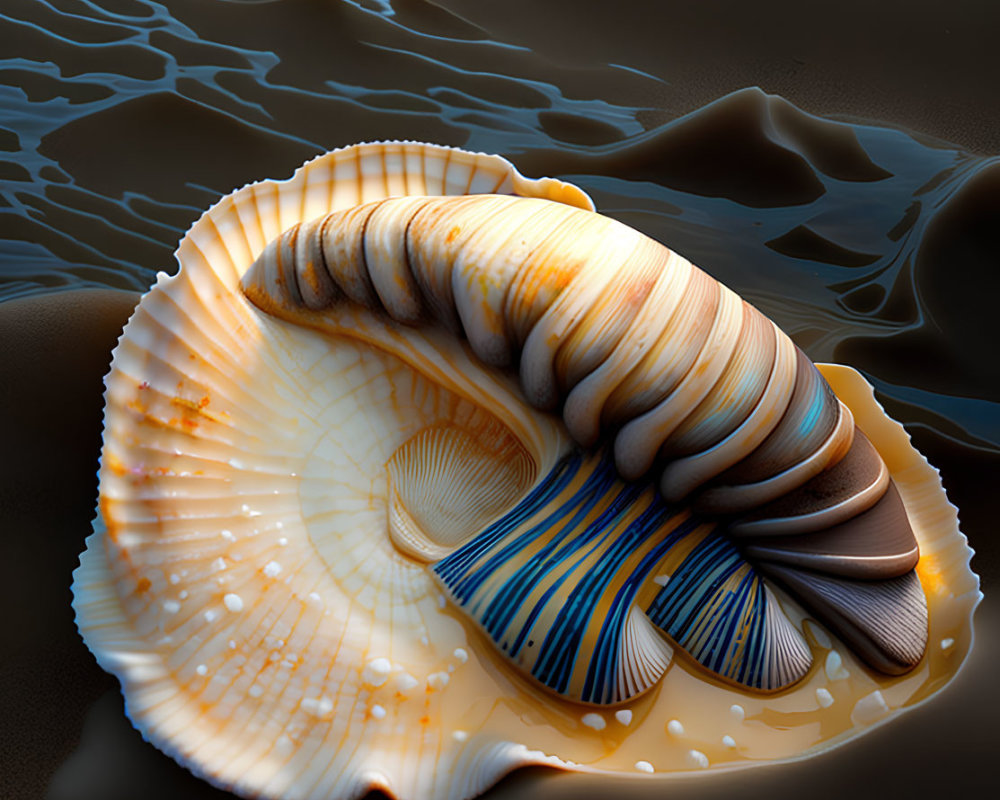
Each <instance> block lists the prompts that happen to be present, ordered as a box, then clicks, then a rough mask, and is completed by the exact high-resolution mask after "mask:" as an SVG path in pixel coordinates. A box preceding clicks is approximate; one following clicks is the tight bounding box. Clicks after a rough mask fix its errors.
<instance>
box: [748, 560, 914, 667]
mask: <svg viewBox="0 0 1000 800" xmlns="http://www.w3.org/2000/svg"><path fill="white" fill-rule="evenodd" d="M758 569H759V570H760V571H761V572H762V573H764V574H765V575H767V576H769V577H771V578H773V579H774V580H776V581H777V582H778V583H780V584H782V585H783V586H784V587H785V588H787V589H788V590H790V591H791V592H792V594H793V595H794V596H796V597H797V598H799V599H800V600H802V601H803V602H804V603H805V605H806V606H808V607H809V608H810V609H811V610H812V611H813V612H814V613H815V614H816V616H817V617H818V618H819V619H820V620H821V621H822V622H823V623H824V624H826V625H827V626H829V627H830V629H831V630H833V631H834V632H835V633H836V634H837V635H838V636H840V637H841V638H842V639H843V640H844V641H845V642H847V643H848V644H849V645H850V646H851V648H852V649H853V650H854V651H855V652H856V653H857V654H858V655H860V656H861V657H862V658H863V659H864V660H865V662H866V663H867V664H868V665H869V666H872V667H874V668H875V669H877V670H879V671H880V672H885V673H887V674H889V675H901V674H903V673H904V672H907V671H909V670H911V669H913V668H914V667H915V666H916V665H917V663H919V661H920V659H921V658H922V657H923V655H924V651H925V650H926V648H927V599H926V598H925V597H924V592H923V589H922V588H921V586H920V581H919V579H918V578H917V573H916V572H915V571H913V570H911V571H910V572H907V573H906V574H905V575H901V576H899V577H897V578H890V579H888V580H882V581H861V580H854V579H851V578H839V577H831V576H827V575H821V574H819V573H817V572H810V571H808V570H800V569H794V568H791V567H787V566H785V565H782V564H773V563H768V562H761V563H760V564H759V565H758Z"/></svg>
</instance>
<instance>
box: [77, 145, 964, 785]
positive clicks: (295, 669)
mask: <svg viewBox="0 0 1000 800" xmlns="http://www.w3.org/2000/svg"><path fill="white" fill-rule="evenodd" d="M470 193H484V194H483V196H482V197H473V198H464V197H460V196H461V195H465V194H470ZM449 195H450V196H455V197H456V200H455V201H454V202H455V204H454V206H453V207H452V206H450V205H449V201H448V200H447V199H446V197H445V196H449ZM508 195H509V196H508ZM391 196H397V197H398V199H393V200H386V198H388V197H391ZM511 196H516V197H511ZM524 198H536V199H528V200H525V201H524V202H521V201H522V200H523V199H524ZM574 209H577V210H574ZM591 209H592V205H591V204H590V201H589V198H587V197H586V195H585V194H583V192H581V191H580V190H579V189H577V188H576V187H573V186H571V185H569V184H565V183H562V182H559V181H553V180H550V179H543V180H540V181H531V180H528V179H525V178H524V177H523V176H520V175H519V174H518V173H517V172H516V170H514V169H513V167H511V166H510V165H509V164H508V163H507V162H505V161H504V160H503V159H500V158H498V157H495V156H483V155H476V154H470V153H463V152H462V151H458V150H451V149H447V148H440V147H434V146H430V145H420V144H416V143H384V144H373V145H361V146H355V147H351V148H346V149H344V150H340V151H335V152H333V153H329V154H326V155H324V156H322V157H320V158H318V159H316V160H315V161H313V162H311V163H310V164H308V165H306V166H305V167H303V169H301V170H300V171H299V172H298V173H296V175H295V177H294V178H292V179H291V180H289V181H285V182H282V183H275V182H263V183H260V184H255V185H253V186H249V187H246V188H244V189H241V190H239V191H237V192H235V193H234V194H233V195H231V196H229V197H227V198H225V199H223V200H222V201H221V202H220V203H219V204H218V205H217V206H215V207H214V208H213V209H211V210H210V211H209V212H207V213H206V215H205V216H204V217H203V218H202V220H200V221H199V222H198V223H197V224H196V225H195V226H194V227H193V228H192V230H191V231H190V232H189V233H188V235H187V236H186V237H185V238H184V240H183V241H182V243H181V246H180V249H179V251H178V258H179V260H180V262H181V265H182V267H181V271H180V272H179V273H178V274H177V275H176V276H175V277H172V278H167V277H166V276H161V277H160V279H159V280H158V282H157V284H156V286H154V287H153V288H152V290H151V291H150V292H149V293H148V294H147V295H146V296H145V297H144V299H143V301H142V303H141V304H140V306H139V308H138V310H137V312H136V314H135V316H134V317H133V318H132V320H131V321H130V322H129V325H128V326H127V328H126V331H125V334H124V335H123V338H122V340H121V342H120V344H119V346H118V348H117V350H116V352H115V359H114V362H113V365H112V370H111V372H110V373H109V375H108V377H107V379H106V385H107V395H106V397H107V410H106V418H105V437H104V448H103V451H102V461H101V472H100V479H101V499H100V511H101V513H100V517H99V519H98V522H97V523H96V524H95V533H94V535H93V536H92V537H91V538H90V539H89V540H88V548H87V550H86V551H85V553H84V554H83V556H82V557H81V567H80V569H79V570H78V571H77V573H76V574H75V583H74V607H75V609H76V613H77V620H78V625H79V628H80V631H81V633H82V635H83V636H84V639H85V641H86V642H87V644H88V646H89V647H90V648H91V650H92V651H93V652H94V653H95V655H96V656H97V658H98V660H99V662H100V663H101V665H102V666H104V667H105V668H106V669H108V670H109V671H111V672H113V673H114V674H115V675H116V676H118V677H119V679H120V680H121V681H122V686H123V691H124V693H125V696H126V702H127V709H128V712H129V715H130V717H131V719H132V720H133V722H134V724H135V725H136V726H137V727H139V728H140V730H141V731H142V732H143V734H144V735H145V736H146V737H147V738H148V739H149V740H151V741H152V742H153V743H154V744H156V745H157V746H158V747H160V748H161V749H163V750H165V751H166V752H168V753H169V754H171V755H172V756H173V757H174V758H176V759H177V760H179V761H181V762H182V763H184V764H185V765H187V766H189V767H190V768H191V769H192V770H194V771H195V772H196V773H197V774H199V775H201V776H203V777H205V778H206V779H208V780H210V781H211V782H213V783H214V784H216V785H219V786H223V787H226V788H229V789H232V790H233V791H235V792H237V793H238V794H241V795H247V796H262V797H268V798H290V797H335V798H353V797H357V796H360V795H362V794H364V793H365V792H366V791H368V790H370V789H372V788H375V789H381V790H383V791H385V792H388V793H390V794H392V795H394V796H398V797H405V798H421V797H439V796H440V797H454V798H465V797H471V796H473V795H475V794H477V793H479V792H481V791H483V790H484V789H485V788H487V787H488V786H490V785H491V784H492V783H494V782H495V781H496V780H498V778H499V777H500V776H501V775H503V774H504V773H506V772H508V771H510V770H512V769H515V768H517V767H518V766H522V765H527V764H546V765H550V766H556V767H559V768H563V769H592V770H602V771H615V772H629V773H631V772H634V770H635V767H634V765H635V764H636V763H639V762H642V763H644V764H646V763H648V764H651V765H654V766H655V770H656V771H657V772H674V771H684V770H687V769H691V764H692V760H691V759H692V756H691V755H690V754H691V753H692V752H697V753H698V756H699V757H698V759H697V762H698V763H699V764H702V763H708V764H709V765H710V767H715V766H717V765H718V766H725V767H731V766H738V765H741V764H750V763H757V762H759V761H761V760H782V759H788V758H792V757H796V756H798V755H800V754H801V753H803V752H808V751H817V750H819V749H821V748H822V747H824V746H828V745H829V744H830V743H833V742H836V741H842V740H844V739H846V738H849V737H851V736H854V735H857V734H858V733H860V732H862V731H863V730H865V729H866V727H867V726H869V725H870V724H872V723H873V722H879V721H882V720H884V719H888V718H889V717H891V716H892V715H894V714H896V713H899V712H900V711H901V710H903V709H905V708H907V707H910V706H912V705H914V704H915V703H918V702H920V701H921V700H923V699H924V698H926V697H927V696H929V695H930V694H932V693H933V692H935V691H936V690H937V689H938V688H940V687H941V686H943V685H944V684H945V683H946V682H947V680H948V679H949V677H950V676H952V675H953V674H954V672H955V670H956V669H957V667H958V664H959V663H960V660H961V659H960V656H961V655H964V654H965V653H966V652H967V651H968V648H969V645H970V641H971V639H970V637H971V626H970V618H971V610H972V608H973V607H974V605H975V600H976V599H977V597H978V591H977V588H976V583H975V576H974V575H972V573H971V572H970V571H969V570H968V555H969V551H968V549H967V548H966V547H965V544H964V538H963V537H962V536H961V534H960V533H959V532H958V529H957V523H956V519H955V515H954V509H953V508H952V507H951V506H950V505H948V504H947V501H946V499H945V498H944V495H943V492H942V491H941V489H940V483H939V481H938V479H937V476H936V473H934V471H933V470H932V468H930V467H929V466H928V465H927V464H926V462H925V461H924V460H923V459H922V458H921V457H920V456H919V454H917V453H916V452H915V451H914V450H913V449H912V447H911V446H910V445H909V442H908V439H907V437H906V434H905V432H903V431H902V429H901V428H900V427H899V426H898V425H897V424H896V423H893V422H892V421H891V420H889V419H888V418H887V417H886V416H885V414H884V412H882V410H881V409H880V408H879V407H878V405H877V404H876V403H875V402H874V399H873V397H872V395H871V390H870V388H869V387H867V385H866V384H865V383H864V381H863V380H862V379H861V378H860V376H858V375H857V373H855V372H853V371H852V370H849V369H847V368H842V367H833V366H830V365H820V366H819V368H818V369H817V368H816V367H814V366H813V365H812V364H811V363H810V362H809V361H808V359H806V358H805V357H804V356H803V355H802V354H801V353H800V352H799V351H797V349H796V348H795V347H794V346H793V345H792V344H791V342H790V341H789V340H788V339H787V337H785V336H784V335H783V334H782V333H781V332H780V331H779V330H778V329H777V327H776V326H774V325H773V323H771V322H770V321H769V320H767V319H766V318H764V317H763V316H762V315H760V314H758V313H757V312H756V311H755V310H753V309H752V308H751V307H750V306H748V305H747V304H745V303H743V301H741V300H739V298H738V297H736V295H735V294H734V293H732V292H730V291H729V290H728V289H725V288H724V287H721V286H720V285H718V284H716V283H715V282H714V281H713V280H712V279H711V278H709V277H708V276H707V275H705V273H702V272H701V271H700V270H697V269H696V268H694V267H692V266H691V265H690V264H688V263H687V262H686V261H685V260H684V259H683V258H681V257H680V256H678V255H677V254H675V253H672V252H671V251H669V250H667V249H666V248H663V247H662V246H661V245H659V244H657V243H656V242H653V241H652V240H649V239H647V238H646V237H644V236H642V235H641V234H639V233H638V232H635V231H632V230H630V229H627V228H625V227H624V226H620V225H619V223H616V222H614V221H612V220H609V219H607V218H604V217H601V216H600V215H597V214H594V213H593V212H592V210H591ZM567 212H568V213H567ZM331 215H332V216H331ZM421 221H422V224H420V225H418V224H417V223H418V222H421ZM581 225H582V226H583V227H582V228H581V227H580V226H581ZM586 230H595V231H600V232H599V233H598V234H595V235H594V236H595V237H596V238H591V235H590V234H589V233H586ZM623 252H628V253H631V254H634V257H632V258H625V259H622V253H623ZM556 255H558V256H559V258H554V256H556ZM255 264H256V266H255ZM577 278H580V280H577ZM244 287H246V288H248V289H249V292H248V294H249V297H250V299H251V300H252V301H253V302H252V303H251V302H250V301H248V298H247V296H246V295H245V294H244ZM255 304H256V305H255ZM677 342H681V343H683V346H681V347H678V346H677ZM512 369H514V370H516V371H517V373H518V375H512V374H511V370H512ZM518 377H519V378H520V385H518ZM678 403H680V405H679V406H678V405H677V404H678ZM619 442H621V443H619ZM918 559H919V560H918ZM915 562H916V567H914V563H915ZM914 570H915V571H914ZM813 619H820V620H822V621H823V625H822V626H821V625H817V624H816V623H815V622H814V621H813ZM928 630H929V635H928ZM828 631H829V632H828ZM831 634H832V635H831ZM944 641H948V642H950V644H949V646H948V647H947V648H945V647H944V646H943V645H942V644H941V642H944ZM529 643H530V644H529ZM925 643H926V646H925ZM810 665H812V666H810ZM883 671H884V672H885V673H887V675H883V674H882V672H883ZM897 673H898V677H889V675H893V676H894V675H896V674H897ZM817 698H818V700H817ZM731 707H732V708H738V709H739V711H740V713H739V715H738V718H737V715H735V712H733V711H731V710H730V709H731ZM678 720H681V721H683V725H682V726H681V725H680V723H678ZM668 722H669V723H670V724H669V725H668ZM675 723H677V724H675ZM678 731H682V733H678ZM816 731H821V733H820V734H819V735H817V733H816ZM726 742H736V743H738V744H737V746H736V747H735V748H734V747H732V746H730V744H727V743H726Z"/></svg>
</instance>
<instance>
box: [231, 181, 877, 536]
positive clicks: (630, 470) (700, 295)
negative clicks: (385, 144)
mask: <svg viewBox="0 0 1000 800" xmlns="http://www.w3.org/2000/svg"><path fill="white" fill-rule="evenodd" d="M244 285H245V288H246V292H247V294H248V296H249V297H250V299H251V300H252V301H253V302H254V303H255V304H257V305H258V306H260V307H261V308H264V309H266V310H268V311H270V312H272V313H275V314H277V315H278V316H283V317H286V318H287V317H295V316H297V314H296V310H297V309H299V310H301V311H312V312H319V311H322V310H323V309H325V308H328V307H330V306H332V305H334V304H336V303H337V302H339V301H341V300H344V299H347V300H350V301H353V302H355V303H359V304H362V305H365V306H367V307H369V308H373V309H378V310H381V311H384V312H385V313H387V314H388V315H389V316H390V317H391V318H392V319H393V320H395V321H397V322H401V323H405V324H410V325H415V324H418V323H421V322H426V323H439V324H444V325H445V326H447V327H449V328H451V329H452V330H454V331H456V332H457V333H461V334H463V335H464V336H465V337H466V338H467V339H468V341H469V344H470V346H471V347H472V350H473V351H474V352H475V354H476V355H477V356H478V357H479V359H480V360H482V361H483V362H484V363H486V364H489V365H491V366H498V367H503V366H510V365H511V364H512V362H513V361H514V360H515V359H516V358H517V355H516V354H518V353H519V354H520V359H519V371H520V377H521V386H522V389H523V392H524V394H525V397H526V399H527V400H528V401H529V402H530V403H531V404H532V405H534V406H535V407H536V408H539V409H544V410H552V409H555V408H557V407H558V406H559V405H560V404H563V416H564V421H565V423H566V427H567V429H568V431H569V433H570V434H571V435H572V436H573V438H574V439H575V440H576V441H577V442H579V443H580V444H581V445H582V446H584V447H590V446H593V445H594V444H596V443H597V442H598V440H599V439H600V438H601V435H602V432H608V431H610V430H614V431H616V434H615V437H614V455H615V464H616V466H617V468H618V471H619V473H620V474H621V475H622V477H624V478H625V479H626V480H634V479H636V478H638V477H640V476H641V475H643V474H645V473H646V472H647V471H648V470H649V469H650V468H651V467H652V466H653V464H654V461H656V460H657V459H660V460H662V459H667V466H666V468H665V469H664V470H663V472H662V474H661V477H660V482H659V483H660V489H661V491H662V492H663V495H664V497H666V498H667V499H668V500H671V501H677V500H680V499H681V498H683V497H686V496H688V495H689V494H691V493H692V492H694V491H696V490H697V489H698V488H699V487H701V486H702V485H704V484H706V483H707V482H709V481H710V480H711V479H713V478H716V477H717V476H719V475H720V474H723V473H726V471H727V470H730V471H729V473H727V474H726V475H724V476H723V480H721V481H718V482H717V483H716V484H715V485H713V486H712V487H711V488H710V489H709V490H708V491H706V492H703V493H702V494H701V496H700V497H699V498H698V499H697V501H696V504H697V505H698V507H699V508H700V510H702V511H705V512H708V513H726V514H737V513H740V512H743V511H747V510H749V509H752V508H756V507H758V506H761V505H764V504H765V503H768V502H770V501H772V500H775V499H777V498H779V497H782V496H784V495H786V494H788V493H789V492H790V491H791V490H793V489H795V488H797V487H799V486H801V485H802V484H804V483H806V482H807V481H808V480H809V479H810V478H813V477H814V476H816V475H817V474H819V473H820V472H822V471H823V470H824V469H826V468H827V467H830V466H832V465H833V464H835V463H837V462H838V461H839V460H840V459H841V458H842V457H843V456H844V455H845V454H846V453H847V452H848V451H849V450H850V449H851V445H852V442H853V437H854V434H855V429H854V425H853V420H852V418H851V413H850V411H849V410H848V409H847V407H846V406H844V405H843V404H842V403H840V402H839V401H838V400H837V398H836V396H835V395H834V394H833V392H832V391H830V389H829V387H828V386H827V385H826V382H825V381H824V380H823V379H822V377H821V376H820V375H819V373H818V372H817V371H816V368H815V367H814V366H813V365H812V363H811V362H810V361H809V360H808V358H806V357H805V356H804V355H803V354H802V353H801V351H799V350H798V348H796V347H795V345H794V344H793V343H792V342H791V340H790V339H789V338H788V337H787V336H786V335H785V334H784V333H783V332H782V331H781V330H780V329H778V328H777V326H775V325H774V323H773V322H771V321H770V320H768V319H767V318H766V317H764V316H763V315H762V314H761V313H760V312H759V311H757V310H756V309H755V308H753V306H751V305H749V304H748V303H746V302H744V301H743V300H741V299H740V298H739V297H738V296H737V295H735V294H734V293H733V292H732V291H731V290H729V289H728V288H726V287H725V286H723V285H722V284H720V283H718V282H717V281H715V280H714V279H712V278H711V277H709V276H708V275H706V274H705V273H704V272H702V271H701V270H699V269H698V268H697V267H694V266H693V265H692V264H690V263H689V262H688V261H686V260H685V259H683V258H681V257H680V256H678V255H677V254H676V253H673V252H671V251H670V250H668V249H667V248H665V247H663V246H662V245H660V244H658V243H657V242H655V241H653V240H651V239H649V238H647V237H645V236H643V235H642V234H640V233H638V232H637V231H634V230H632V229H631V228H628V227H626V226H624V225H622V224H620V223H618V222H616V221H614V220H612V219H609V218H607V217H602V216H600V215H598V214H594V213H590V212H586V211H583V210H581V209H576V208H572V207H570V206H566V205H563V204H559V203H553V202H551V201H546V200H538V199H533V198H514V197H508V196H499V195H497V196H487V195H478V196H470V197H447V198H430V197H402V198H391V199H388V200H383V201H380V202H376V203H370V204H367V205H363V206H358V207H355V208H352V209H350V210H347V211H343V212H337V213H334V214H330V215H327V216H325V217H322V218H320V219H317V220H313V221H311V222H308V223H305V224H302V225H299V226H295V227H292V228H290V229H289V230H288V231H286V232H285V233H284V234H282V236H280V237H279V238H278V239H276V240H274V241H273V242H272V243H271V244H270V245H269V246H268V248H267V250H266V251H265V253H264V254H263V255H262V256H261V257H260V258H259V259H258V261H257V262H256V264H255V265H254V267H252V268H251V270H250V271H249V272H248V273H247V275H246V276H245V278H244ZM751 454H755V457H754V458H748V457H749V456H751ZM730 468H733V469H730ZM730 476H732V477H733V480H731V481H730V480H726V478H728V477H730ZM883 489H884V487H883ZM877 499H878V497H875V498H872V497H871V496H870V495H869V496H865V497H863V498H861V501H860V504H859V505H858V506H857V507H856V508H855V511H861V510H864V508H867V507H869V506H870V505H871V503H872V502H873V500H877ZM788 526H789V523H788V522H787V521H786V522H785V527H786V528H788ZM758 527H760V524H759V523H758ZM787 532H792V531H791V530H788V531H787Z"/></svg>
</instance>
